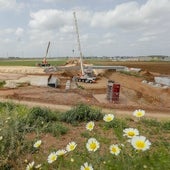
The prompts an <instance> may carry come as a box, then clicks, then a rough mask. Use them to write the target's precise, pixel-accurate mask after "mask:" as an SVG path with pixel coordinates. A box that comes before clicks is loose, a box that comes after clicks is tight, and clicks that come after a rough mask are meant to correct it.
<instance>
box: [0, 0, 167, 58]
mask: <svg viewBox="0 0 170 170" xmlns="http://www.w3.org/2000/svg"><path fill="white" fill-rule="evenodd" d="M73 12H76V18H77V23H78V30H79V37H80V42H81V50H82V53H83V56H98V57H101V56H110V57H112V56H146V55H168V56H169V55H170V0H136V1H135V0H134V1H133V0H0V57H24V58H27V57H33V58H38V57H42V58H43V57H44V56H45V53H46V49H47V45H48V42H49V41H50V42H51V45H50V48H49V53H48V57H49V58H50V57H62V56H79V50H78V43H77V34H76V28H75V22H74V17H73Z"/></svg>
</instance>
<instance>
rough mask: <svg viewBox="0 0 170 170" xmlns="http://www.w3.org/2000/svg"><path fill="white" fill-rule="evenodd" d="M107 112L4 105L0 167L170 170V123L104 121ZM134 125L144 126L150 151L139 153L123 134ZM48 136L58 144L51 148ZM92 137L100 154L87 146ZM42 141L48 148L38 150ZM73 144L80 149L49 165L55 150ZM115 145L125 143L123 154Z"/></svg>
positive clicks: (0, 125) (81, 107)
mask: <svg viewBox="0 0 170 170" xmlns="http://www.w3.org/2000/svg"><path fill="white" fill-rule="evenodd" d="M104 114H105V113H101V112H100V110H98V109H97V108H94V107H92V106H88V105H84V104H79V105H77V106H75V107H74V108H72V109H71V110H70V111H68V112H64V113H61V112H58V111H51V110H49V109H42V108H39V107H34V108H32V109H30V108H27V107H26V106H24V105H16V104H13V103H0V153H1V154H0V169H1V170H7V169H8V170H12V169H21V170H22V169H26V166H27V165H28V163H30V162H32V161H34V162H35V165H37V164H41V168H42V169H43V170H52V169H59V170H75V169H80V167H81V165H83V164H84V163H85V162H88V163H91V164H92V166H93V168H94V169H99V170H115V169H118V170H119V169H120V170H143V169H149V170H152V169H153V170H159V169H170V154H169V150H170V144H169V143H170V135H169V132H170V121H166V122H160V121H157V120H153V119H146V118H143V119H141V120H139V121H132V119H119V118H117V117H115V118H114V119H113V120H112V121H111V122H104V121H103V116H104ZM70 115H71V116H70ZM146 115H147V113H146ZM91 120H92V121H94V123H95V127H94V129H93V130H92V131H87V130H86V128H85V125H86V123H87V122H88V121H91ZM63 121H64V122H63ZM67 122H68V123H67ZM72 122H76V126H74V125H75V124H74V123H73V124H70V123H72ZM129 127H133V128H138V130H139V131H140V135H143V136H146V138H147V139H149V141H151V143H152V145H151V147H150V149H149V150H147V151H144V152H137V151H135V150H134V149H133V147H132V146H131V144H130V143H129V142H127V138H126V137H124V136H123V129H124V128H129ZM47 134H48V135H51V136H53V137H54V139H55V140H56V142H55V146H53V147H51V145H50V147H49V146H48V145H49V143H50V142H52V141H50V140H48V138H46V140H45V138H44V137H45V136H46V135H47ZM31 136H33V137H31ZM91 137H93V138H96V139H97V141H98V142H99V143H100V148H99V149H98V150H97V151H96V152H89V151H88V150H87V149H86V142H87V140H88V139H89V138H91ZM50 139H51V138H50ZM37 140H42V145H41V146H40V147H39V148H34V147H33V144H34V143H35V142H36V141H37ZM71 141H75V142H76V143H77V147H76V148H75V150H73V151H72V152H69V153H67V154H66V155H64V156H59V157H58V158H57V160H56V161H54V162H53V163H51V164H49V163H48V162H47V157H48V155H49V154H50V153H51V152H53V151H57V150H58V149H64V148H65V147H66V145H67V144H68V142H71ZM111 144H119V147H120V148H121V152H120V154H119V155H117V156H115V155H112V154H111V153H110V152H109V146H110V145H111ZM120 144H123V145H124V146H123V145H120Z"/></svg>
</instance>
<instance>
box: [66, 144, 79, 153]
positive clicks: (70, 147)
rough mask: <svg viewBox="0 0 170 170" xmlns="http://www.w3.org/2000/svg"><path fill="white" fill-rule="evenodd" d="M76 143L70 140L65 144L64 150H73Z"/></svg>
mask: <svg viewBox="0 0 170 170" xmlns="http://www.w3.org/2000/svg"><path fill="white" fill-rule="evenodd" d="M76 146H77V144H76V143H75V142H70V143H69V144H68V145H67V146H66V150H67V151H68V152H70V151H73V150H74V149H75V148H76Z"/></svg>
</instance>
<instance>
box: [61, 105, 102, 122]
mask: <svg viewBox="0 0 170 170" xmlns="http://www.w3.org/2000/svg"><path fill="white" fill-rule="evenodd" d="M102 118H103V115H102V113H101V111H100V110H99V109H95V108H93V107H91V106H89V105H86V104H78V105H77V106H75V107H74V108H73V109H71V110H69V111H67V112H65V113H63V114H62V116H61V120H62V121H64V122H67V123H72V124H74V123H75V122H83V121H90V120H96V121H98V120H101V119H102Z"/></svg>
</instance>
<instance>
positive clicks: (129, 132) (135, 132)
mask: <svg viewBox="0 0 170 170" xmlns="http://www.w3.org/2000/svg"><path fill="white" fill-rule="evenodd" d="M123 132H124V134H123V136H127V137H128V138H133V137H134V136H138V135H139V131H138V130H137V129H134V128H126V129H124V130H123Z"/></svg>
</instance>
